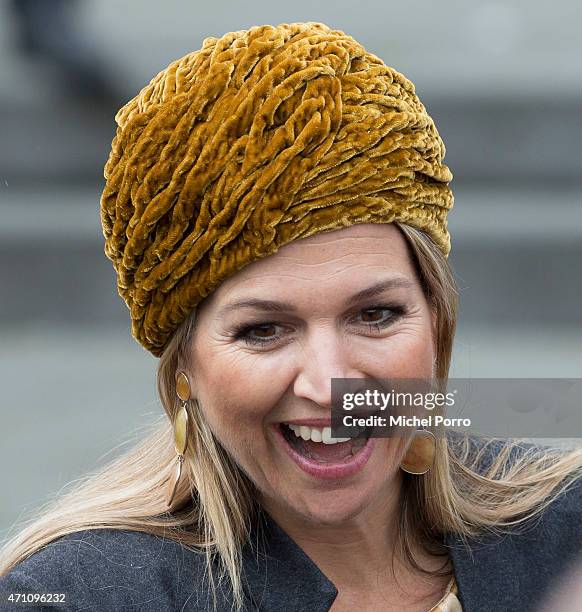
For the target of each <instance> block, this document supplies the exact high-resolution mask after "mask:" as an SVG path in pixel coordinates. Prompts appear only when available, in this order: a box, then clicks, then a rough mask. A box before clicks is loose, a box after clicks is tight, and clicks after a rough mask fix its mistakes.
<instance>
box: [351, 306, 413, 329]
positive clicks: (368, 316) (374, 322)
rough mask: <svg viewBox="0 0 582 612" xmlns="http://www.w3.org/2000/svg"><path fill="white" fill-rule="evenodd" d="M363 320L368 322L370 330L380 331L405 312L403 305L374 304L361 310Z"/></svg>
mask: <svg viewBox="0 0 582 612" xmlns="http://www.w3.org/2000/svg"><path fill="white" fill-rule="evenodd" d="M360 314H361V315H362V322H363V323H366V324H367V325H368V326H369V328H370V331H372V330H373V329H376V330H377V331H380V330H381V329H382V328H383V327H387V326H388V325H391V324H392V323H394V322H395V321H396V320H397V319H399V318H400V317H401V316H402V315H403V314H404V308H403V307H402V306H385V305H379V306H373V307H371V308H366V309H365V310H362V311H360Z"/></svg>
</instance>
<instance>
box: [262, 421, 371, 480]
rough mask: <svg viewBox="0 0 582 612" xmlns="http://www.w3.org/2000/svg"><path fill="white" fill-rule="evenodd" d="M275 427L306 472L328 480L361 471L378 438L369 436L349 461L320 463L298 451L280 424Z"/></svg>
mask: <svg viewBox="0 0 582 612" xmlns="http://www.w3.org/2000/svg"><path fill="white" fill-rule="evenodd" d="M273 428H274V430H275V435H276V436H277V438H278V439H279V441H280V442H281V444H282V445H283V448H284V449H285V452H286V453H287V454H288V455H289V457H291V459H293V461H294V462H295V463H296V464H297V465H298V466H299V467H300V468H301V469H302V470H303V471H304V472H306V473H307V474H309V475H310V476H315V477H316V478H322V479H327V480H333V479H338V478H346V477H348V476H353V475H354V474H357V473H358V472H361V471H362V470H363V469H364V466H365V465H366V463H368V459H369V458H370V456H371V455H372V451H373V450H374V446H375V444H376V438H368V440H367V441H366V443H365V444H364V446H362V448H361V449H360V450H359V451H358V452H357V453H356V454H355V455H354V456H353V457H352V459H350V460H349V461H346V462H345V463H319V462H318V461H313V459H309V458H308V457H304V456H303V455H301V454H300V453H298V452H297V451H296V450H295V449H294V448H293V447H292V446H291V445H290V444H289V442H287V440H286V439H285V436H284V435H283V432H282V431H281V426H280V425H274V426H273Z"/></svg>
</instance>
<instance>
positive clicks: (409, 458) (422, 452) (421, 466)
mask: <svg viewBox="0 0 582 612" xmlns="http://www.w3.org/2000/svg"><path fill="white" fill-rule="evenodd" d="M435 451H436V438H435V436H434V434H433V433H432V432H431V431H428V429H417V430H416V435H415V436H414V439H413V440H412V442H411V443H410V446H409V447H408V450H407V451H406V455H404V459H403V460H402V461H401V462H400V469H401V470H403V471H404V472H407V473H408V474H415V475H421V474H426V473H427V472H428V471H429V470H430V469H431V467H432V466H433V463H434V457H435Z"/></svg>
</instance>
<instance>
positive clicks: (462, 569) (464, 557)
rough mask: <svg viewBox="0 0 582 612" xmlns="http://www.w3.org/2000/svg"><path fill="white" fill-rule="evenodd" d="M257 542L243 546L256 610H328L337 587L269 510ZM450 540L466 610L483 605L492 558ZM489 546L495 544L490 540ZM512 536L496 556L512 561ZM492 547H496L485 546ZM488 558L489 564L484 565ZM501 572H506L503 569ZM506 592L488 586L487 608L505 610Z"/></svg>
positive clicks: (246, 577) (261, 521)
mask: <svg viewBox="0 0 582 612" xmlns="http://www.w3.org/2000/svg"><path fill="white" fill-rule="evenodd" d="M259 526H260V528H259V529H257V530H256V531H255V532H253V533H254V536H255V537H254V541H253V542H252V543H250V542H249V543H248V544H247V545H245V547H244V548H243V567H244V578H243V580H244V583H245V590H246V592H247V595H248V596H249V597H250V599H251V601H252V602H253V604H254V606H255V609H256V610H260V611H261V612H280V610H286V611H289V612H304V611H305V610H310V611H312V612H328V610H329V609H330V608H331V605H332V604H333V601H334V600H335V598H336V596H337V593H338V590H337V588H336V587H335V585H334V584H333V582H331V580H329V579H328V578H327V576H325V574H324V573H323V572H322V571H321V570H320V569H319V568H318V567H317V565H316V564H315V563H314V562H313V561H312V560H311V558H310V557H309V556H308V555H307V554H306V553H305V552H304V551H303V549H301V548H300V547H299V545H298V544H297V543H296V542H295V541H294V540H293V539H292V538H291V537H290V536H289V535H288V534H287V533H286V532H285V531H284V530H283V529H282V528H281V527H280V526H279V525H278V524H277V523H276V522H275V520H274V519H273V518H272V517H271V516H270V515H269V514H268V513H267V512H266V511H264V510H263V511H261V512H260V518H259ZM445 544H446V545H447V547H448V548H449V554H450V557H451V561H452V564H453V571H454V575H455V579H456V582H457V587H458V597H459V600H460V601H461V604H462V606H463V612H473V611H475V610H480V609H482V608H481V606H482V603H483V600H482V592H481V593H480V592H478V591H476V589H475V584H476V583H477V582H479V581H481V580H483V579H486V580H491V579H493V580H495V579H494V578H493V577H492V568H491V567H490V565H489V563H490V559H488V558H486V556H484V557H483V558H482V557H481V555H480V554H479V550H480V548H479V547H476V548H475V549H473V547H472V546H470V545H466V544H464V543H463V542H462V541H461V540H460V539H459V538H457V537H456V536H447V537H446V538H445ZM489 544H490V543H489ZM511 545H512V542H511V538H505V539H504V538H501V539H499V541H497V542H496V545H495V555H496V556H498V558H499V559H500V560H504V561H505V562H507V560H508V559H511V556H512V552H511ZM486 549H487V550H490V549H491V546H490V545H486ZM486 561H487V563H485V562H486ZM499 571H500V574H501V573H503V574H505V575H507V566H506V567H505V570H504V569H503V568H501V567H500V568H499ZM507 594H508V593H507V591H506V590H503V589H501V590H499V589H495V588H490V589H487V598H488V606H490V607H489V608H488V609H491V610H501V609H505V608H504V606H505V604H506V603H507Z"/></svg>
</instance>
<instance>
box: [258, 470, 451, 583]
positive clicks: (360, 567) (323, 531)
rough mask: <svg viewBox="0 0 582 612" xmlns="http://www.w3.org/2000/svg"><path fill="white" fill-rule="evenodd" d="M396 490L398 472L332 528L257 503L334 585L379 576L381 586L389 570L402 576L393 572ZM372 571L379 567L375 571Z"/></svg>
mask: <svg viewBox="0 0 582 612" xmlns="http://www.w3.org/2000/svg"><path fill="white" fill-rule="evenodd" d="M401 489H402V474H401V473H400V471H398V472H397V475H395V478H394V480H393V481H391V482H390V483H387V486H386V489H385V490H383V491H382V492H381V493H380V494H379V495H378V496H377V497H376V498H375V499H374V500H372V502H371V503H370V504H368V505H367V506H366V507H365V508H364V509H363V510H362V511H361V512H359V513H358V514H356V515H354V516H350V517H349V518H346V519H345V520H342V521H340V522H337V523H333V524H330V523H321V522H317V521H314V520H310V519H309V517H306V516H304V515H302V514H299V513H297V512H295V511H291V510H290V509H289V508H288V507H284V506H282V505H281V504H278V503H277V502H276V500H273V499H268V500H262V505H263V507H264V508H265V510H266V511H267V512H268V513H269V514H270V515H271V516H272V518H273V519H274V520H275V521H276V522H277V524H278V525H279V526H280V527H281V528H282V529H283V530H284V531H285V532H286V533H287V534H288V535H289V536H290V537H291V538H292V539H293V540H294V541H295V542H296V544H297V545H298V546H299V547H300V548H301V549H303V551H304V552H305V553H306V554H307V556H309V557H310V558H311V559H312V560H313V562H314V563H315V564H316V565H317V566H318V567H319V569H320V570H321V571H322V572H323V573H324V575H325V576H327V577H328V578H329V579H330V580H331V581H332V582H333V583H334V584H335V585H336V586H338V585H342V586H344V587H346V588H354V589H355V588H358V589H361V588H372V587H373V586H374V585H377V583H378V579H379V577H381V578H382V581H383V582H384V583H386V580H389V581H391V580H390V578H389V577H390V576H391V575H392V576H393V573H394V572H396V573H401V572H398V570H397V569H396V568H398V567H402V566H403V563H402V560H400V559H399V558H398V555H394V552H395V551H396V550H397V535H398V534H397V525H398V522H399V520H400V498H401ZM393 558H394V566H393V565H392V562H391V561H392V559H393ZM425 558H426V556H425V557H424V558H423V559H422V560H424V559H425ZM441 563H442V560H441ZM371 568H384V569H381V571H379V572H378V571H371ZM433 568H434V564H433Z"/></svg>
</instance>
